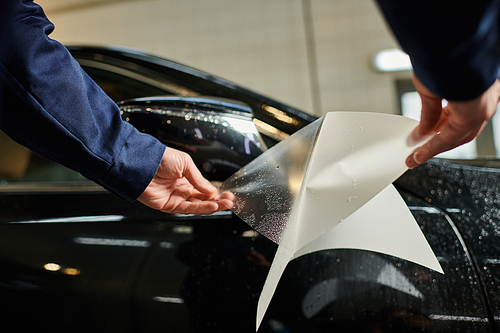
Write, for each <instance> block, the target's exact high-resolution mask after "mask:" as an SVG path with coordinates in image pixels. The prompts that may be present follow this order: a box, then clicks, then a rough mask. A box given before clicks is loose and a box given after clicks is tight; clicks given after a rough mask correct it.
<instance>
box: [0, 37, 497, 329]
mask: <svg viewBox="0 0 500 333" xmlns="http://www.w3.org/2000/svg"><path fill="white" fill-rule="evenodd" d="M69 49H70V51H71V53H72V54H73V55H74V57H75V58H76V59H77V60H78V61H79V62H80V64H81V65H82V67H83V68H84V69H85V71H87V73H88V74H89V75H90V76H91V77H93V78H94V79H95V80H96V82H98V84H99V85H100V86H101V87H102V88H103V89H104V90H105V91H106V92H107V93H108V94H109V96H111V97H112V98H113V99H114V100H115V101H117V103H118V104H119V105H120V108H121V110H122V113H123V117H124V119H126V120H127V121H130V122H131V123H132V124H134V125H135V126H136V127H138V128H139V129H140V130H141V131H144V132H147V133H150V134H152V135H155V136H156V137H157V138H158V139H160V140H162V141H163V142H165V143H167V144H168V145H169V146H172V147H175V148H177V149H181V150H184V151H186V152H188V153H189V154H191V156H192V157H193V159H194V161H195V163H196V164H197V165H198V167H199V168H200V170H202V172H203V174H204V175H205V177H207V178H208V179H209V180H211V181H213V182H215V183H216V182H220V181H223V180H225V179H226V178H228V177H229V176H230V175H231V174H232V173H233V172H235V171H236V170H238V169H239V168H241V167H242V166H243V165H245V164H246V163H248V162H249V161H250V160H252V159H253V158H254V157H256V156H258V155H259V154H260V153H261V152H262V151H264V150H265V147H266V146H268V147H270V146H272V145H274V144H275V143H277V142H279V141H281V140H283V139H284V138H286V137H287V136H289V135H290V134H292V133H294V132H295V131H297V130H298V129H300V128H302V127H304V126H306V125H307V124H309V123H310V122H312V121H314V120H315V119H316V118H315V117H312V116H310V115H308V114H306V113H304V112H302V111H300V110H297V109H295V108H292V107H289V106H287V105H285V104H282V103H280V102H277V101H274V100H272V99H270V98H267V97H264V96H261V95H259V94H256V93H254V92H252V91H249V90H247V89H244V88H241V87H239V86H237V85H235V84H232V83H230V82H228V81H225V80H222V79H220V78H218V77H215V76H212V75H209V74H206V73H203V72H200V71H198V70H195V69H192V68H189V67H186V66H183V65H180V64H178V63H175V62H171V61H168V60H165V59H160V58H157V57H153V56H150V55H146V54H143V53H141V52H137V51H131V50H120V49H110V48H100V47H70V48H69ZM0 147H1V148H0V151H1V152H2V157H1V161H0V176H1V182H0V209H1V212H2V213H1V215H0V296H1V302H0V316H1V318H2V319H3V320H2V322H3V323H4V324H3V326H4V329H3V330H5V329H7V330H8V327H13V328H14V329H15V330H16V331H20V332H27V331H28V330H33V331H41V330H47V331H49V330H50V331H55V332H163V331H164V332H173V333H174V332H254V331H255V319H256V307H257V300H258V298H259V293H260V291H261V289H262V286H263V284H264V281H265V279H266V276H267V273H268V271H269V267H270V263H271V262H272V260H273V256H274V254H275V251H276V248H277V246H276V245H275V244H274V243H272V242H271V241H269V240H268V239H266V238H264V237H262V236H260V235H259V234H258V233H257V232H255V231H254V230H252V229H251V228H250V227H249V226H248V225H246V224H245V223H244V222H242V221H241V220H240V219H239V218H237V217H236V216H235V215H234V214H233V213H232V212H230V211H224V212H220V213H216V214H213V215H207V216H191V215H177V214H163V213H159V212H157V211H153V210H151V209H149V208H147V207H145V206H142V205H141V204H139V203H132V204H130V203H126V202H123V201H121V200H120V199H118V198H116V197H114V196H113V195H111V194H109V193H107V192H106V191H105V190H103V189H102V188H100V187H99V186H97V185H95V184H93V183H91V182H90V181H88V180H86V179H84V178H83V177H82V176H80V175H78V174H76V173H74V172H72V171H70V170H67V169H65V168H63V167H61V166H59V165H56V164H53V163H51V162H49V161H46V160H44V159H42V158H41V157H39V156H36V155H34V154H32V153H31V152H29V151H28V150H26V149H24V148H22V147H20V146H17V145H16V144H14V143H13V142H11V141H10V140H9V139H8V138H7V137H5V136H3V135H2V136H1V137H0ZM497 166H498V164H497V162H496V161H492V160H485V161H472V162H469V163H467V164H465V163H453V162H451V161H444V160H437V159H435V160H431V161H430V162H428V163H426V164H424V165H423V166H420V167H418V168H416V169H414V170H410V171H408V172H407V173H405V174H404V175H403V176H402V177H401V178H400V179H398V180H397V181H396V182H395V183H394V185H395V186H396V188H397V189H398V191H399V193H400V194H401V196H402V197H403V199H404V200H405V202H406V203H407V205H408V207H409V208H410V210H411V212H412V213H413V215H414V216H415V219H416V220H417V222H418V224H419V226H420V227H421V229H422V231H423V233H424V235H425V236H426V238H427V240H428V242H429V244H430V246H431V247H432V249H433V251H434V253H435V254H436V256H437V257H438V260H439V262H440V264H441V266H442V268H443V270H444V273H445V274H444V275H442V274H440V273H437V272H434V271H432V270H429V269H427V268H424V267H421V266H419V265H416V264H414V263H411V262H408V261H405V260H402V259H399V258H395V257H391V256H388V255H383V254H379V253H373V252H367V251H362V250H352V249H349V250H342V249H337V250H328V251H320V252H315V253H312V254H309V255H306V256H303V257H300V258H298V259H296V260H294V261H292V262H290V263H289V265H288V267H287V269H286V271H285V273H284V275H283V277H282V278H281V280H280V284H279V286H278V288H277V290H276V293H275V295H274V297H273V300H272V302H271V304H270V307H269V309H268V311H267V314H266V317H265V318H264V321H263V323H262V325H261V327H260V329H259V332H280V333H294V332H307V333H314V332H497V331H498V325H497V323H496V321H497V320H498V318H500V269H499V267H500V188H499V184H500V171H499V169H498V168H497ZM11 330H12V329H11Z"/></svg>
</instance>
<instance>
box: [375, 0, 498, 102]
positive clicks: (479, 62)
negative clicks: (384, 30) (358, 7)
mask: <svg viewBox="0 0 500 333" xmlns="http://www.w3.org/2000/svg"><path fill="white" fill-rule="evenodd" d="M377 2H378V4H379V6H380V9H381V10H382V12H383V13H384V16H385V17H386V20H387V22H388V23H389V25H390V27H391V28H392V31H393V32H394V34H395V36H396V38H397V39H398V41H399V43H400V44H401V47H402V48H403V49H404V50H405V52H407V53H408V54H409V56H410V58H411V61H412V65H413V68H414V72H415V75H416V76H417V77H418V78H419V80H420V81H421V82H422V83H423V84H424V85H425V86H426V87H427V88H428V89H429V90H430V91H432V92H433V93H435V94H436V95H438V96H440V97H442V98H446V99H449V100H455V101H460V100H469V99H472V98H475V97H477V96H479V95H480V94H481V93H483V92H484V91H485V90H486V89H487V88H489V87H490V86H491V85H492V84H493V82H494V81H495V80H496V79H497V77H498V72H499V67H500V40H499V38H500V17H499V14H500V1H499V0H493V1H487V0H476V1H462V2H457V1H450V0H377Z"/></svg>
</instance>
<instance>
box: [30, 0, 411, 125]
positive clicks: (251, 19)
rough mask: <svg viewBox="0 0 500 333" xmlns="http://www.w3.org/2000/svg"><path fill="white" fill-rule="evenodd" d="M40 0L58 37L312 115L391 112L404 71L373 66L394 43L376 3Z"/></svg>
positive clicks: (367, 0) (343, 0)
mask: <svg viewBox="0 0 500 333" xmlns="http://www.w3.org/2000/svg"><path fill="white" fill-rule="evenodd" d="M37 2H38V3H40V4H41V5H42V6H44V5H46V8H47V15H48V16H49V18H50V19H51V20H52V21H53V22H54V23H55V24H56V31H55V32H54V34H53V35H52V37H53V38H54V39H57V40H59V41H61V42H63V43H67V44H115V45H124V46H130V47H134V48H139V49H142V50H145V51H147V52H149V53H153V54H156V55H159V56H162V57H165V58H169V59H172V60H175V61H178V62H181V63H183V64H186V65H190V66H193V67H195V68H198V69H201V70H203V71H206V72H209V73H212V74H215V75H218V76H221V77H223V78H225V79H228V80H230V81H233V82H235V83H238V84H241V85H243V86H246V87H248V88H250V89H253V90H255V91H258V92H260V93H263V94H265V95H268V96H271V97H274V98H276V99H278V100H281V101H283V102H285V103H287V104H290V105H293V106H295V107H298V108H300V109H303V110H305V111H307V112H309V113H313V114H315V115H318V116H319V115H322V114H324V113H326V112H328V111H335V110H349V111H350V110H358V111H378V112H388V113H397V112H399V110H398V104H397V96H396V90H395V79H396V78H397V77H401V78H409V77H410V73H409V72H402V73H398V74H388V73H385V74H383V73H377V72H375V71H373V69H372V67H371V58H372V56H373V55H374V54H375V53H376V52H377V51H380V50H382V49H386V48H393V47H395V46H396V43H395V41H394V39H393V38H392V36H391V34H390V32H389V31H388V29H387V28H386V25H385V23H384V21H383V18H382V16H381V14H380V13H379V11H378V8H377V7H376V4H375V2H374V1H373V0H252V1H248V0H182V1H180V0H135V1H134V0H128V1H125V0H123V1H105V0H101V2H91V1H90V0H73V1H69V2H66V6H61V5H60V4H62V3H63V2H60V0H39V1H37ZM72 3H80V5H75V6H74V7H71V5H68V4H72ZM81 3H86V5H81ZM304 6H306V7H304ZM307 6H309V7H307ZM307 8H310V9H311V10H310V14H311V15H308V14H307V13H308V11H307ZM311 23H312V24H311ZM311 32H313V35H311ZM307 37H310V38H309V39H308V38H307ZM313 47H314V49H311V48H313ZM308 48H309V49H308ZM311 51H312V52H311ZM311 71H313V72H312V73H311ZM311 74H313V75H311ZM314 74H316V75H314ZM315 83H316V84H315ZM313 89H315V90H314V91H313Z"/></svg>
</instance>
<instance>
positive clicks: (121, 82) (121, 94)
mask: <svg viewBox="0 0 500 333" xmlns="http://www.w3.org/2000/svg"><path fill="white" fill-rule="evenodd" d="M82 68H83V70H85V72H87V74H88V75H89V76H90V77H91V78H92V79H93V80H94V81H95V82H96V83H97V84H98V85H99V86H100V87H101V89H102V90H104V92H105V93H106V94H107V95H108V96H109V97H111V99H112V100H113V101H115V102H118V101H123V100H127V99H132V98H138V97H148V96H158V95H174V94H173V93H172V92H170V91H168V90H165V89H161V88H158V87H155V86H153V85H150V84H147V83H144V82H141V81H139V80H136V79H134V78H131V77H129V76H125V75H121V74H119V73H115V72H111V71H107V70H104V69H100V68H95V67H89V66H82Z"/></svg>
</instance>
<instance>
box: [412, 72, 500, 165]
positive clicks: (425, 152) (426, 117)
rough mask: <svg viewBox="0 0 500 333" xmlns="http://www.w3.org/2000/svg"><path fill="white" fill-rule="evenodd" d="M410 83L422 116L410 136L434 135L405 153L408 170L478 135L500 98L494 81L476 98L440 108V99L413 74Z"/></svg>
mask: <svg viewBox="0 0 500 333" xmlns="http://www.w3.org/2000/svg"><path fill="white" fill-rule="evenodd" d="M413 84H414V85H415V88H416V89H417V92H418V93H419V95H420V98H421V99H422V115H421V120H420V124H419V125H418V126H417V128H415V130H414V131H413V133H412V137H413V139H414V141H417V142H418V141H419V140H420V139H422V138H423V137H426V136H429V135H432V134H435V133H437V134H436V135H435V136H434V137H433V138H432V139H430V140H429V141H428V142H427V143H426V144H424V145H423V146H421V147H419V148H417V149H416V150H415V151H414V152H413V153H412V154H411V155H410V156H408V158H407V159H406V165H407V166H408V167H409V168H410V169H412V168H414V167H416V166H418V165H419V164H422V163H424V162H426V161H428V160H429V159H431V158H432V157H434V156H435V155H437V154H439V153H442V152H444V151H447V150H450V149H453V148H455V147H458V146H460V145H463V144H464V143H467V142H469V141H471V140H472V139H474V138H475V137H476V136H478V135H479V133H480V132H481V130H482V129H483V127H484V125H485V124H486V122H487V121H488V120H490V119H491V118H492V117H493V115H494V114H495V111H496V108H497V104H498V101H499V99H500V84H499V81H498V80H497V81H495V83H494V84H493V85H491V87H489V88H488V90H486V91H485V92H484V93H483V94H482V95H480V96H479V97H476V98H474V99H472V100H469V101H460V102H457V101H448V105H446V106H445V107H442V104H441V103H442V98H440V97H438V96H436V95H434V94H433V93H431V92H430V91H429V90H428V89H427V88H426V87H424V85H423V84H422V83H421V82H420V81H419V80H418V79H417V78H416V76H413Z"/></svg>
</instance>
